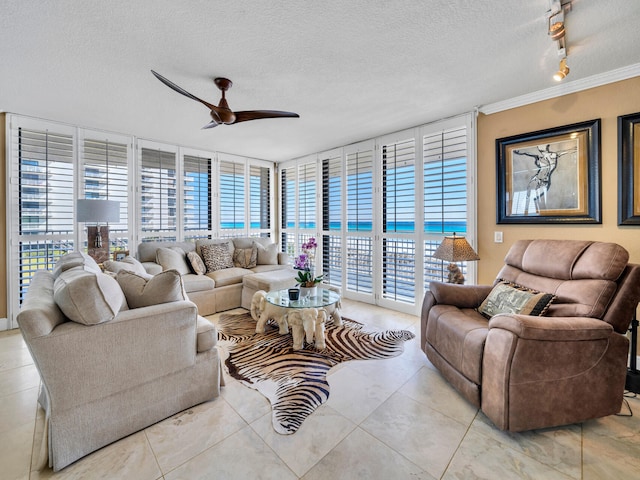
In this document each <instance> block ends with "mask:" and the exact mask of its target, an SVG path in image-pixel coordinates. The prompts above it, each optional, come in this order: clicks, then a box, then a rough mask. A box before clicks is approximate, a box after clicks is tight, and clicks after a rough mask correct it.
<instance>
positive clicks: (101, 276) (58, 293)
mask: <svg viewBox="0 0 640 480" xmlns="http://www.w3.org/2000/svg"><path fill="white" fill-rule="evenodd" d="M185 298H186V297H185V296H184V292H183V289H182V282H181V278H180V276H179V275H178V274H177V272H174V271H169V272H164V273H163V274H162V275H159V276H156V277H153V280H148V279H146V278H143V277H140V276H138V275H134V274H132V273H130V272H121V273H119V274H118V275H117V278H114V277H113V276H110V275H108V274H105V273H102V272H101V271H100V268H99V267H98V265H97V264H96V263H95V262H94V261H93V259H91V258H90V257H88V256H86V255H85V254H82V253H80V252H73V253H71V254H68V255H66V256H64V257H62V258H61V259H60V261H58V263H57V264H56V268H55V269H54V271H53V272H51V271H47V270H39V271H37V272H36V273H35V275H34V277H33V278H32V280H31V283H30V285H29V290H28V292H27V295H26V297H25V300H24V302H23V305H22V308H21V311H20V313H19V314H18V317H17V320H18V325H19V327H20V330H21V332H22V335H23V337H24V339H25V342H26V344H27V347H28V348H29V351H30V352H31V356H32V357H33V360H34V363H35V365H36V368H37V369H38V372H39V374H40V378H41V381H42V382H41V391H40V398H39V403H40V404H41V406H42V407H43V408H44V410H45V412H46V420H45V428H44V431H43V434H42V437H41V438H40V441H39V442H36V443H35V445H36V448H37V446H38V443H39V444H40V449H39V451H40V454H39V456H38V464H39V465H38V466H39V467H43V466H45V465H46V463H47V460H48V463H49V465H50V466H51V467H53V469H54V470H55V471H58V470H60V469H61V468H63V467H65V466H67V465H69V464H70V463H72V462H74V461H76V460H77V459H79V458H81V457H83V456H84V455H87V454H89V453H91V452H93V451H94V450H97V449H99V448H101V447H103V446H105V445H108V444H109V443H112V442H114V441H116V440H118V439H121V438H123V437H126V436H127V435H130V434H132V433H134V432H136V431H138V430H141V429H143V428H145V427H147V426H149V425H151V424H153V423H156V422H158V421H160V420H162V419H164V418H167V417H169V416H171V415H173V414H175V413H177V412H180V411H182V410H184V409H186V408H189V407H191V406H193V405H196V404H198V403H202V402H204V401H206V400H210V399H211V398H213V397H216V396H217V395H218V394H219V392H220V381H221V373H220V360H219V357H218V351H217V348H216V347H215V345H216V342H217V332H216V329H215V326H214V325H213V324H211V323H210V322H208V321H207V320H205V319H204V318H202V317H199V316H198V310H197V308H196V305H195V304H194V303H192V302H191V301H189V300H186V299H185ZM160 302H163V303H160ZM134 305H137V306H139V307H138V308H130V307H132V306H134Z"/></svg>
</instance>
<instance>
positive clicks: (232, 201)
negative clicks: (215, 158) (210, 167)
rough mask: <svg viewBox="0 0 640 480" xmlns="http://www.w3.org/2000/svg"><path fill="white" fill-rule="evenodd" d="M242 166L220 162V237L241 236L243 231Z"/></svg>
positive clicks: (243, 183) (243, 178)
mask: <svg viewBox="0 0 640 480" xmlns="http://www.w3.org/2000/svg"><path fill="white" fill-rule="evenodd" d="M244 189H245V177H244V164H242V163H236V162H229V161H221V162H220V230H221V231H222V234H221V236H223V237H233V236H237V235H241V233H240V232H239V231H241V232H244V230H245V190H244Z"/></svg>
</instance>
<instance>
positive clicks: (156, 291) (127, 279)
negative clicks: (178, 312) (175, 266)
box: [116, 270, 188, 308]
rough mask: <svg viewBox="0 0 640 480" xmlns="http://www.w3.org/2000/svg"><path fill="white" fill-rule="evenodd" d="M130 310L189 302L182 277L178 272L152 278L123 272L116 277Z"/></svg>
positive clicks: (160, 274) (166, 272) (173, 271)
mask: <svg viewBox="0 0 640 480" xmlns="http://www.w3.org/2000/svg"><path fill="white" fill-rule="evenodd" d="M116 279H117V281H118V283H119V284H120V287H121V288H122V291H123V292H124V296H125V297H126V298H127V303H128V304H129V308H141V307H148V306H149V305H157V304H159V303H169V302H177V301H180V300H188V297H187V295H186V293H185V292H184V286H183V284H182V277H181V275H180V273H178V271H176V270H165V271H164V272H162V273H159V274H157V275H154V276H153V277H151V278H147V277H143V276H140V275H137V274H135V273H133V272H129V271H127V270H121V271H119V272H118V275H117V276H116Z"/></svg>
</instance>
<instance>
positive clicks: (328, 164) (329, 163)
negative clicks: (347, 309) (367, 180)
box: [322, 154, 343, 286]
mask: <svg viewBox="0 0 640 480" xmlns="http://www.w3.org/2000/svg"><path fill="white" fill-rule="evenodd" d="M342 223H343V222H342V155H341V154H337V155H334V156H331V157H329V158H325V159H324V160H322V231H323V234H322V273H323V274H324V281H325V282H326V283H328V284H330V285H336V286H342V235H341V229H342Z"/></svg>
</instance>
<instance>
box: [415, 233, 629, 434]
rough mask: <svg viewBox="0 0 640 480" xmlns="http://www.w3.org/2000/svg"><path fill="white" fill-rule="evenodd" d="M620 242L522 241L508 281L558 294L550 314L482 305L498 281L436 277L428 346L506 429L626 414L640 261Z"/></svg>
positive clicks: (509, 264) (426, 328)
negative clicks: (487, 313) (493, 310)
mask: <svg viewBox="0 0 640 480" xmlns="http://www.w3.org/2000/svg"><path fill="white" fill-rule="evenodd" d="M628 260H629V254H628V252H627V251H626V250H625V249H624V248H622V247H621V246H620V245H616V244H614V243H604V242H591V241H579V240H521V241H518V242H516V243H515V244H514V245H513V246H512V247H511V248H510V250H509V252H508V253H507V256H506V257H505V265H504V267H503V268H502V270H501V271H500V273H499V274H498V277H497V279H496V283H497V282H498V281H500V280H506V281H509V282H513V283H517V284H519V285H522V286H524V287H527V288H530V289H534V290H537V291H540V292H547V293H551V294H554V295H555V296H556V298H555V300H554V301H553V303H552V304H551V306H550V307H549V309H548V311H547V312H546V313H545V315H544V316H531V315H521V314H504V313H503V314H499V315H495V316H493V317H491V318H490V319H487V318H485V317H484V316H483V315H482V314H480V313H479V312H478V311H477V310H476V309H477V308H478V307H479V306H480V305H481V303H482V302H483V300H484V299H485V298H486V297H487V296H488V295H489V293H490V292H491V290H492V288H493V287H492V286H479V285H456V284H448V283H439V282H431V284H430V286H429V290H427V292H426V293H425V296H424V302H423V305H422V316H421V346H422V348H423V349H424V351H425V353H426V354H427V357H428V358H429V360H430V361H431V363H433V365H435V366H436V367H437V368H438V369H439V370H440V372H441V373H442V375H443V376H444V377H445V378H446V379H447V380H448V381H449V382H450V383H451V384H452V385H453V386H454V387H455V388H456V389H457V390H458V391H459V392H460V393H461V394H462V395H463V396H464V397H465V398H466V399H467V400H469V401H470V402H471V403H473V404H474V405H476V406H478V407H480V408H481V409H482V411H483V412H484V413H485V414H486V415H487V417H489V418H490V419H491V421H492V422H493V423H494V424H495V425H496V426H497V427H498V428H500V429H502V430H510V431H522V430H531V429H536V428H544V427H551V426H556V425H566V424H570V423H576V422H581V421H584V420H588V419H591V418H598V417H603V416H606V415H610V414H613V413H617V412H618V411H619V410H620V407H621V405H622V396H623V392H624V384H625V376H626V371H627V368H626V366H627V354H628V347H629V341H628V339H627V337H626V336H625V333H626V332H627V329H628V328H629V323H630V322H631V320H632V317H633V313H634V310H635V308H636V307H637V305H638V302H639V301H640V265H634V264H629V263H628Z"/></svg>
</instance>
